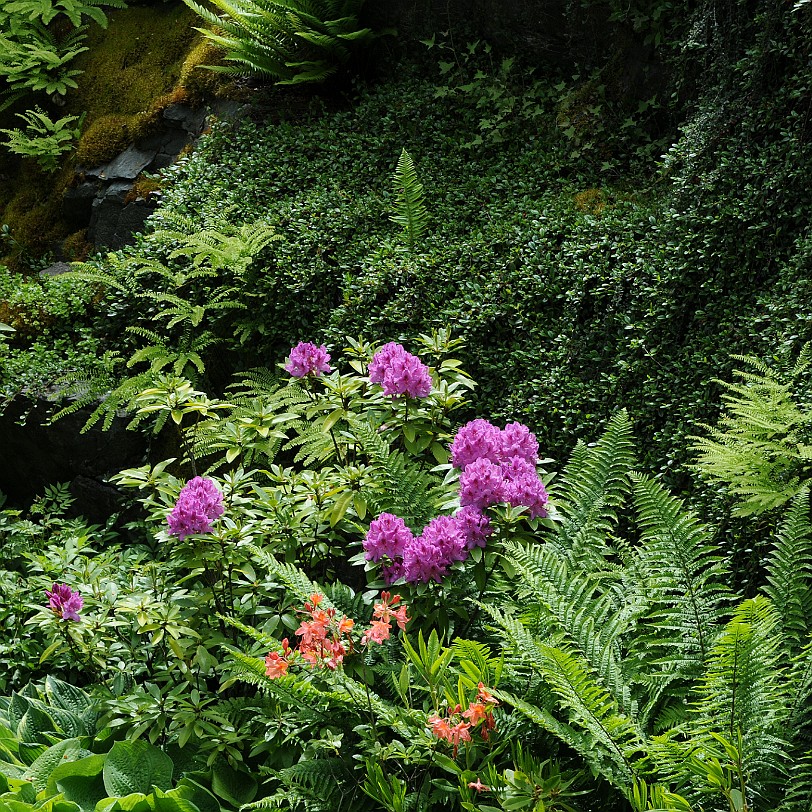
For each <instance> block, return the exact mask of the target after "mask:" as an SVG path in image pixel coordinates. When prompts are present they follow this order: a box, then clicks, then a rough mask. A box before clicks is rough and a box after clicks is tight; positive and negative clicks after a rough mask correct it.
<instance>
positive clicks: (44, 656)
mask: <svg viewBox="0 0 812 812" xmlns="http://www.w3.org/2000/svg"><path fill="white" fill-rule="evenodd" d="M63 645H65V641H64V640H61V639H56V640H54V642H53V643H51V645H50V646H48V648H46V649H45V651H43V652H42V654H40V657H39V661H40V663H44V662H45V661H46V660H47V659H48V658H49V657H50V656H51V655H52V654H53V653H54V652H55V651H56V650H57V649H58V648H61V647H62V646H63Z"/></svg>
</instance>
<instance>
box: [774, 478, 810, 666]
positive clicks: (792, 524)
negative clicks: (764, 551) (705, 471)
mask: <svg viewBox="0 0 812 812" xmlns="http://www.w3.org/2000/svg"><path fill="white" fill-rule="evenodd" d="M766 568H767V585H766V586H765V587H764V594H765V595H767V597H769V598H770V600H772V602H773V605H774V606H775V608H776V610H777V611H778V613H779V615H780V617H781V632H782V635H783V640H784V643H785V647H786V652H787V654H789V655H792V654H794V653H796V652H797V651H798V650H799V648H800V647H801V645H803V643H804V642H805V641H806V640H807V639H808V638H809V635H810V633H812V525H810V523H809V488H808V487H804V488H802V489H801V490H800V491H799V492H798V494H797V495H796V496H795V498H794V499H793V501H792V505H791V507H790V509H789V512H788V514H787V516H786V518H785V520H784V522H783V524H782V526H781V528H780V530H779V532H778V536H777V538H776V543H775V548H774V550H773V551H772V553H771V554H770V556H769V558H768V559H767V563H766Z"/></svg>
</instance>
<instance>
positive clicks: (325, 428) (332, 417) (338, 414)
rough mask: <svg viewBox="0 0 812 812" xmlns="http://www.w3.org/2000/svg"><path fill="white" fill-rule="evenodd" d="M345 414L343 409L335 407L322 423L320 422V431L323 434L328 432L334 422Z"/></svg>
mask: <svg viewBox="0 0 812 812" xmlns="http://www.w3.org/2000/svg"><path fill="white" fill-rule="evenodd" d="M345 414H346V412H345V411H344V409H341V408H338V409H335V410H334V411H333V412H331V413H330V414H329V415H328V416H327V418H326V419H325V421H324V423H322V426H321V429H322V431H323V432H324V433H325V434H326V433H327V432H329V431H330V429H331V428H332V427H333V426H335V424H336V423H338V421H339V420H341V418H342V417H344V415H345Z"/></svg>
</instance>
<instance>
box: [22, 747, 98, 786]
mask: <svg viewBox="0 0 812 812" xmlns="http://www.w3.org/2000/svg"><path fill="white" fill-rule="evenodd" d="M89 755H91V753H90V751H89V750H85V749H84V748H83V747H82V744H81V742H80V740H79V739H65V740H64V741H61V742H58V743H57V744H55V745H53V746H52V747H49V748H48V749H47V750H46V751H45V752H44V753H43V754H42V755H41V756H39V757H38V758H37V759H36V761H34V763H33V764H32V765H31V766H30V767H29V768H28V770H26V778H27V779H28V780H29V781H31V783H32V784H33V785H34V789H36V791H37V792H41V791H42V790H44V789H45V787H46V786H48V779H49V778H50V777H51V773H52V772H53V771H54V770H55V769H56V768H57V767H58V766H59V765H60V764H64V763H65V762H66V761H77V760H78V759H80V758H84V757H85V756H89Z"/></svg>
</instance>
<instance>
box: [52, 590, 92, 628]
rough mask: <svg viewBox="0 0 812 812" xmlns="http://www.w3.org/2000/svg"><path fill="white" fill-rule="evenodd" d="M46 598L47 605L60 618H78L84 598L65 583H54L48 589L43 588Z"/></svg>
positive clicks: (74, 619) (76, 619) (75, 620)
mask: <svg viewBox="0 0 812 812" xmlns="http://www.w3.org/2000/svg"><path fill="white" fill-rule="evenodd" d="M45 596H46V597H47V598H48V607H49V608H50V609H51V610H52V611H53V613H54V614H55V615H56V616H57V617H60V618H62V620H73V621H74V622H77V621H78V620H79V612H80V610H81V609H82V606H84V600H82V596H81V595H80V594H79V593H78V592H74V591H73V590H72V589H71V588H70V587H69V586H68V585H67V584H54V585H53V586H52V587H51V589H50V591H49V590H47V589H46V590H45Z"/></svg>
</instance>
